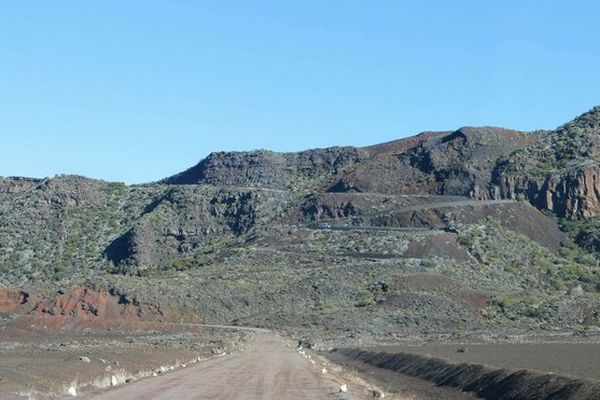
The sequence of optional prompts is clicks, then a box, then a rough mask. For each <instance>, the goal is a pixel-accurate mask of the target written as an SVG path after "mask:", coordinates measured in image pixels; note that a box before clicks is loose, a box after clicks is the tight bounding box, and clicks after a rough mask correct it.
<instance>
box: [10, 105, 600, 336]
mask: <svg viewBox="0 0 600 400" xmlns="http://www.w3.org/2000/svg"><path fill="white" fill-rule="evenodd" d="M598 143H600V108H594V109H593V110H591V111H590V112H588V113H586V114H583V115H582V116H580V117H578V118H576V119H575V120H574V121H572V122H569V123H567V124H565V125H563V126H562V127H559V128H558V129H556V130H554V131H538V132H531V133H526V132H517V131H512V130H507V129H501V128H491V127H483V128H474V127H465V128H460V129H458V130H456V131H448V132H425V133H421V134H419V135H416V136H414V137H410V138H406V139H401V140H397V141H393V142H389V143H384V144H380V145H375V146H370V147H365V148H354V147H334V148H329V149H316V150H308V151H303V152H299V153H275V152H270V151H264V150H260V151H254V152H226V153H213V154H211V155H209V156H208V157H207V158H206V159H204V160H202V161H200V162H199V163H198V164H197V165H196V166H193V167H192V168H190V169H188V170H186V171H184V172H181V173H180V174H177V175H174V176H172V177H168V178H165V179H163V180H161V181H159V182H156V183H149V184H144V185H135V186H126V185H124V184H120V183H108V182H104V181H97V180H91V179H87V178H84V177H79V176H69V175H64V176H57V177H54V178H46V179H33V178H3V179H0V271H1V272H2V273H1V275H0V282H2V285H3V286H4V287H6V288H7V289H11V290H12V291H11V292H10V293H13V294H11V296H13V297H14V296H16V297H15V298H19V296H20V295H19V294H18V293H30V292H31V293H42V292H43V293H45V297H46V299H45V300H44V301H45V303H43V304H62V303H60V302H61V301H62V300H60V299H61V297H60V296H63V297H64V293H65V290H69V292H68V293H76V294H77V293H88V294H90V295H92V294H94V296H96V294H97V293H102V294H107V293H108V294H111V293H119V294H120V295H121V296H125V298H135V299H136V304H140V305H144V304H151V305H152V310H158V309H162V310H184V311H177V313H179V312H182V313H183V314H185V315H186V318H187V319H190V318H191V319H192V320H194V318H196V319H202V320H203V321H206V322H209V323H228V324H230V323H237V324H247V325H258V326H276V327H283V328H288V329H293V330H296V331H306V332H308V333H310V332H312V333H314V332H319V334H318V336H323V335H324V336H328V335H329V336H335V335H343V336H346V337H347V338H357V337H363V336H364V335H375V336H384V335H395V334H399V333H402V332H404V333H417V332H418V333H421V334H423V333H440V332H449V331H454V332H457V331H458V332H473V331H484V332H486V331H489V332H491V331H493V332H502V331H503V330H506V331H508V330H511V331H514V330H516V331H530V330H544V329H571V330H572V329H580V328H583V327H593V326H598V324H599V315H600V312H599V304H600V300H598V299H599V297H598V292H600V272H599V268H598V259H597V257H598V254H600V222H599V220H598V219H597V218H596V217H597V216H598V215H599V214H600V178H599V161H600V151H599V148H598ZM90 288H93V291H86V290H88V289H89V290H92V289H90ZM59 289H60V290H61V292H60V293H58V290H59ZM80 291H83V292H80ZM7 293H8V292H7ZM61 293H62V294H61ZM103 296H104V295H103ZM75 297H77V296H75ZM84 297H85V296H84ZM92 297H93V296H92ZM86 299H87V297H85V299H84V300H82V301H84V302H85V301H87V300H86ZM17 300H18V299H17ZM7 301H8V300H7ZM40 301H41V300H40ZM57 302H58V303H57ZM75 303H77V302H75ZM75 303H74V304H75ZM113 303H114V301H113V300H110V302H109V303H107V304H112V305H110V307H108V306H107V307H104V308H102V309H103V310H104V309H106V310H108V311H110V312H108V311H107V314H110V315H113V316H115V318H117V317H118V316H122V315H129V314H130V313H133V312H142V311H139V310H144V308H143V306H140V307H141V308H139V307H138V308H136V309H133V308H131V307H132V306H126V305H123V304H119V303H118V300H117V303H115V304H113ZM40 304H42V303H40ZM77 304H79V303H77ZM24 307H25V306H23V305H19V306H18V307H17V306H15V307H14V309H17V308H18V309H19V310H20V313H21V314H23V313H25V314H27V313H29V314H30V318H38V316H39V315H40V312H39V310H40V308H39V307H38V308H35V307H34V305H33V304H31V306H30V307H29V309H25V311H23V310H24ZM128 307H129V308H128ZM5 308H6V310H7V311H10V310H9V309H10V307H5ZM25 308H27V307H25ZM45 309H49V308H48V307H46V308H45ZM131 310H134V311H131ZM149 310H150V309H148V310H146V311H147V312H146V314H144V315H148V316H150V315H153V317H152V318H153V319H152V320H153V321H159V320H160V319H161V318H162V317H161V315H162V314H160V313H156V312H154V311H152V312H150V311H149ZM177 313H175V314H177ZM66 314H67V315H66V316H67V317H72V318H81V317H80V316H78V315H73V313H70V312H67V313H66ZM75 314H77V313H75ZM175 314H174V315H175ZM183 314H182V315H183ZM177 315H179V314H177ZM194 315H195V316H196V317H194ZM63 316H64V315H63ZM198 316H201V317H198ZM96 317H98V318H106V317H107V316H106V315H105V316H103V317H102V316H99V315H95V314H94V313H91V314H90V313H86V314H85V319H86V320H89V319H92V320H93V319H94V318H96ZM119 318H120V317H119ZM144 318H145V317H144ZM75 325H76V324H75Z"/></svg>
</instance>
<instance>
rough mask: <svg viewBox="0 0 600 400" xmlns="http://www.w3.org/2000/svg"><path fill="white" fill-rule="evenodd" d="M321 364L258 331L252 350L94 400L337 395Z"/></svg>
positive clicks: (97, 395)
mask: <svg viewBox="0 0 600 400" xmlns="http://www.w3.org/2000/svg"><path fill="white" fill-rule="evenodd" d="M328 385H330V384H328V383H327V382H326V381H325V380H324V379H323V378H322V376H321V374H320V368H318V367H317V366H314V365H312V364H311V363H310V362H309V361H308V360H306V359H304V358H303V357H302V356H301V355H299V354H298V353H296V352H295V351H294V350H293V349H290V348H288V347H287V346H286V345H285V344H284V342H283V341H281V340H280V339H279V338H278V337H277V336H275V335H274V334H271V333H264V332H259V333H257V335H256V339H255V343H254V344H253V345H252V347H251V348H250V349H248V350H247V351H245V352H243V353H240V354H232V355H227V356H223V357H219V358H215V359H211V360H208V361H206V362H201V363H198V364H196V365H194V366H192V367H188V368H184V369H181V370H179V371H175V372H172V373H168V374H165V375H161V376H158V377H154V378H147V379H142V380H140V381H137V382H134V383H131V384H127V385H124V386H121V387H118V388H115V389H111V390H107V391H104V392H101V393H90V394H87V395H84V396H81V397H83V398H86V399H97V400H113V399H114V400H127V399H179V400H186V399H203V400H209V399H240V400H244V399H278V400H281V399H294V400H301V399H310V400H315V399H330V398H331V399H335V398H336V397H335V396H334V395H333V394H331V393H333V390H332V387H331V386H328Z"/></svg>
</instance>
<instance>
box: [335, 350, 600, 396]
mask: <svg viewBox="0 0 600 400" xmlns="http://www.w3.org/2000/svg"><path fill="white" fill-rule="evenodd" d="M329 356H330V357H331V358H332V359H334V360H338V361H344V360H353V361H360V362H362V363H365V364H368V365H371V366H374V367H377V368H382V369H386V370H392V371H395V372H397V373H400V374H405V375H408V376H412V377H416V378H419V379H424V380H427V381H431V382H434V383H435V384H437V385H439V386H449V387H453V388H458V389H460V390H463V391H465V392H471V393H473V394H475V395H477V396H478V397H481V398H483V399H489V400H523V399H527V400H598V399H600V382H597V381H592V380H587V379H577V378H572V377H567V376H561V375H554V374H541V373H538V372H533V371H528V370H510V369H498V368H493V367H488V366H484V365H479V364H467V363H461V364H458V363H451V362H449V361H446V360H442V359H438V358H432V357H425V356H421V355H416V354H409V353H386V352H373V351H365V350H360V349H351V348H349V349H334V350H332V351H331V352H330V354H329Z"/></svg>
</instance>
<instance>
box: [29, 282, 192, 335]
mask: <svg viewBox="0 0 600 400" xmlns="http://www.w3.org/2000/svg"><path fill="white" fill-rule="evenodd" d="M27 321H28V322H29V323H31V324H33V325H43V326H45V327H57V328H62V327H65V326H69V327H86V328H87V327H93V328H107V327H112V326H115V325H117V326H123V324H135V323H165V322H168V323H170V322H182V321H184V322H195V323H198V322H200V317H199V316H198V315H197V314H195V313H193V312H191V311H189V310H188V311H185V310H179V309H177V308H175V307H164V306H160V305H157V304H152V303H144V302H139V301H138V300H137V299H135V298H129V297H127V296H126V295H125V294H121V293H118V292H117V291H116V290H114V289H112V288H108V289H106V288H93V287H77V288H74V289H73V290H71V291H68V292H60V293H58V294H57V295H56V296H54V297H49V298H48V299H45V300H41V301H39V302H38V303H37V304H36V305H35V307H33V309H32V310H31V312H29V314H28V317H27ZM142 326H143V325H142ZM150 327H151V326H150Z"/></svg>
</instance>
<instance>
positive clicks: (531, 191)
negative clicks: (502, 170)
mask: <svg viewBox="0 0 600 400" xmlns="http://www.w3.org/2000/svg"><path fill="white" fill-rule="evenodd" d="M498 181H499V182H497V184H495V185H494V186H493V187H492V189H491V191H490V196H491V197H492V198H494V199H500V198H504V199H527V200H528V201H529V202H530V203H531V204H533V205H535V206H536V207H537V208H539V209H541V210H547V211H552V212H554V213H556V214H557V215H558V216H560V217H567V218H572V219H585V218H589V217H594V216H597V215H600V167H598V166H589V167H582V168H580V169H577V170H575V171H572V172H570V173H569V174H568V175H566V176H560V175H550V176H546V177H529V176H510V175H503V176H501V177H500V178H499V179H498Z"/></svg>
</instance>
